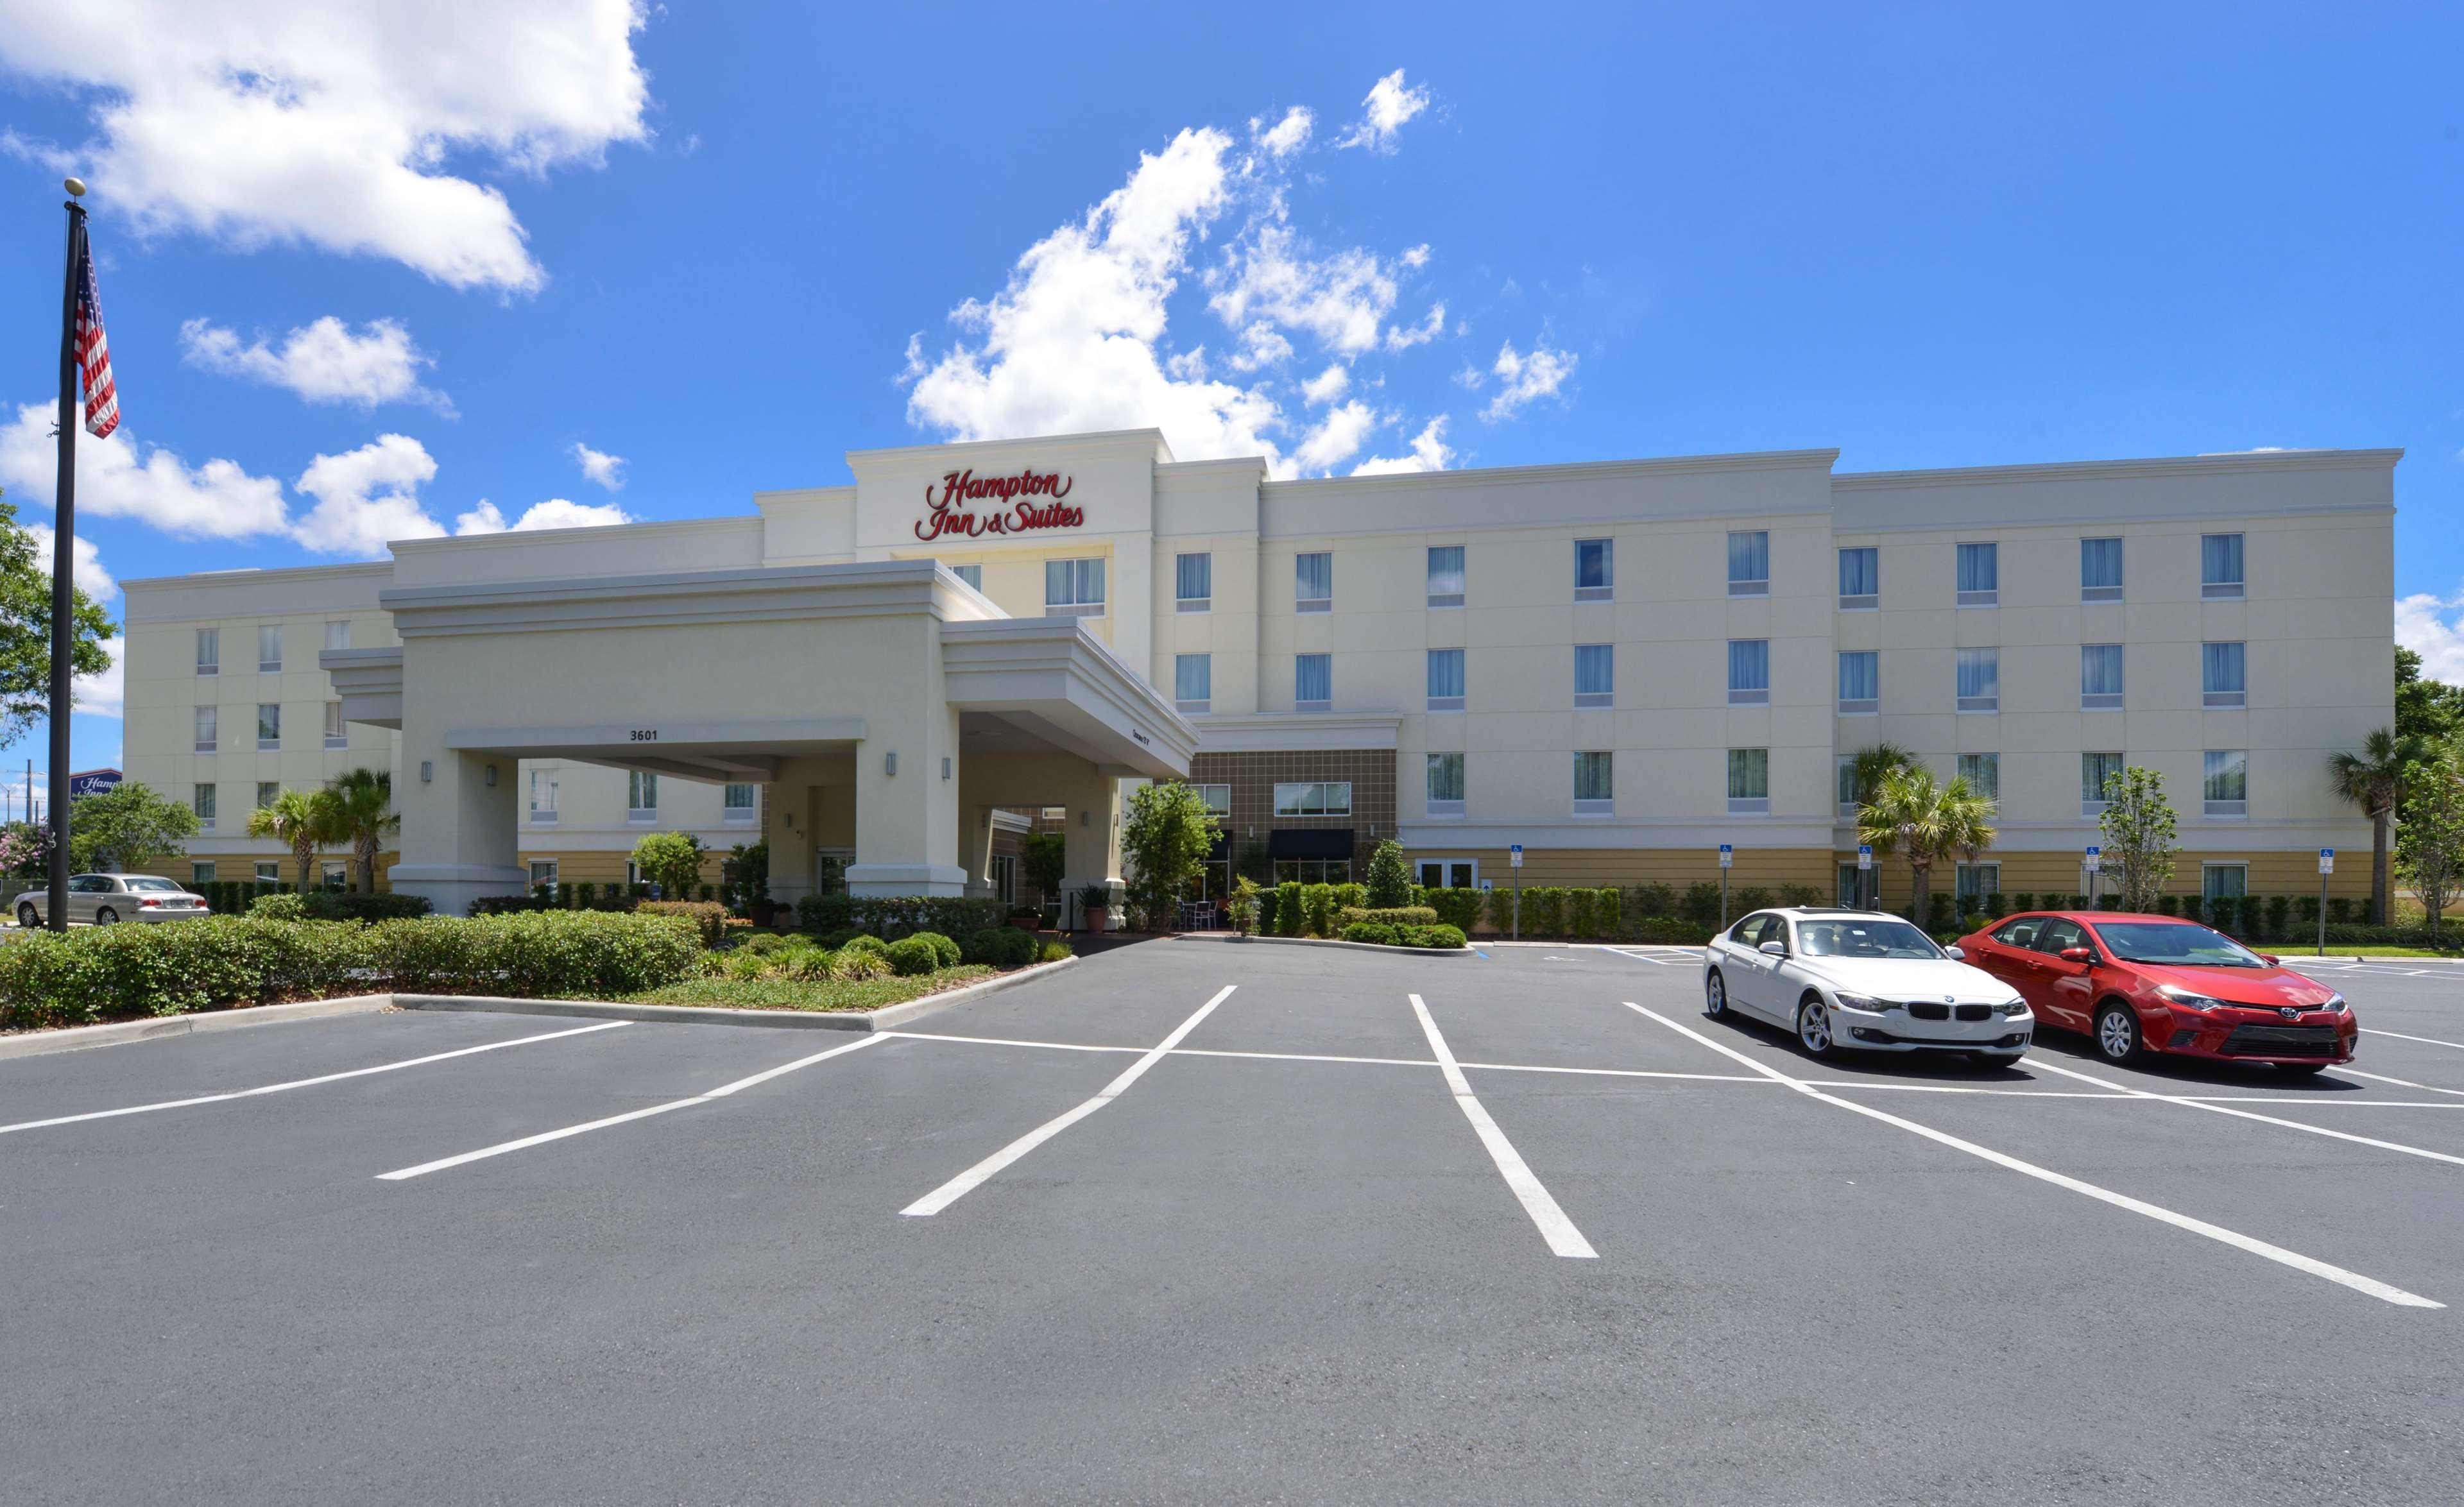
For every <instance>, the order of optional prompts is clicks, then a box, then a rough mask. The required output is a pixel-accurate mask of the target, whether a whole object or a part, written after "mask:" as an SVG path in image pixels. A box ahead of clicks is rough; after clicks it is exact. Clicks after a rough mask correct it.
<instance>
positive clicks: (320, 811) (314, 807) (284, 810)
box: [248, 790, 341, 895]
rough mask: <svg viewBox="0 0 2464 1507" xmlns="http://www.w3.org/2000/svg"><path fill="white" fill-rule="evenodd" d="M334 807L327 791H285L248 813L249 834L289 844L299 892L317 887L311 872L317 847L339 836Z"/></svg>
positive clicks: (315, 859) (333, 802)
mask: <svg viewBox="0 0 2464 1507" xmlns="http://www.w3.org/2000/svg"><path fill="white" fill-rule="evenodd" d="M335 807H336V802H335V799H334V796H333V793H332V792H330V791H323V790H319V791H313V792H311V791H304V790H286V791H283V792H281V793H280V794H278V795H276V796H275V797H274V799H273V801H272V802H271V803H270V804H267V805H262V806H259V807H257V808H256V809H255V810H254V811H252V812H250V813H249V814H248V835H249V836H250V837H253V838H272V839H274V840H275V841H277V842H281V843H284V844H287V845H288V846H289V847H290V849H291V856H292V858H293V859H294V860H295V861H296V862H297V863H298V865H299V893H301V894H303V895H304V894H306V893H308V892H309V891H310V890H311V889H313V888H315V887H316V879H315V875H314V873H313V872H312V871H313V870H314V869H315V867H316V863H317V850H318V849H319V848H320V847H322V846H324V845H325V844H326V843H329V842H333V841H338V840H339V839H340V838H341V832H340V831H339V830H338V829H339V825H340V824H339V823H338V822H337V820H336V819H335Z"/></svg>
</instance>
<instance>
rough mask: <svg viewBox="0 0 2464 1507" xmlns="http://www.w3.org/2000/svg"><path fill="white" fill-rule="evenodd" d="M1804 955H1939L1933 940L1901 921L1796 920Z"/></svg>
mask: <svg viewBox="0 0 2464 1507" xmlns="http://www.w3.org/2000/svg"><path fill="white" fill-rule="evenodd" d="M1796 938H1797V941H1798V942H1799V943H1801V944H1802V945H1803V946H1804V949H1805V955H1806V956H1808V957H1940V956H1942V949H1940V948H1938V947H1936V946H1934V945H1933V939H1932V938H1930V937H1928V936H1926V935H1925V933H1924V932H1922V931H1920V930H1918V929H1917V928H1914V927H1912V926H1910V925H1908V924H1907V923H1906V922H1904V921H1880V920H1876V921H1861V920H1860V921H1800V922H1798V923H1797V924H1796Z"/></svg>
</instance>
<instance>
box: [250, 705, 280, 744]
mask: <svg viewBox="0 0 2464 1507" xmlns="http://www.w3.org/2000/svg"><path fill="white" fill-rule="evenodd" d="M256 746H257V748H258V749H259V750H267V749H278V748H280V747H282V706H281V704H280V703H279V702H273V701H260V702H258V703H257V704H256Z"/></svg>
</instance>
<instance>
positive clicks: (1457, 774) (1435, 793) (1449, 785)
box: [1429, 753, 1463, 800]
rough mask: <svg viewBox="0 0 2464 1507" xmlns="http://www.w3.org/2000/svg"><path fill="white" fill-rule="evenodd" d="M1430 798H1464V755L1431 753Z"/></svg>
mask: <svg viewBox="0 0 2464 1507" xmlns="http://www.w3.org/2000/svg"><path fill="white" fill-rule="evenodd" d="M1429 798H1430V799H1431V800H1461V799H1463V755H1462V754H1460V753H1432V754H1430V755H1429Z"/></svg>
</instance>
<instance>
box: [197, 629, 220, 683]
mask: <svg viewBox="0 0 2464 1507" xmlns="http://www.w3.org/2000/svg"><path fill="white" fill-rule="evenodd" d="M222 672H223V630H222V629H220V628H199V629H198V630H197V673H198V674H200V675H219V674H221V673H222Z"/></svg>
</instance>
